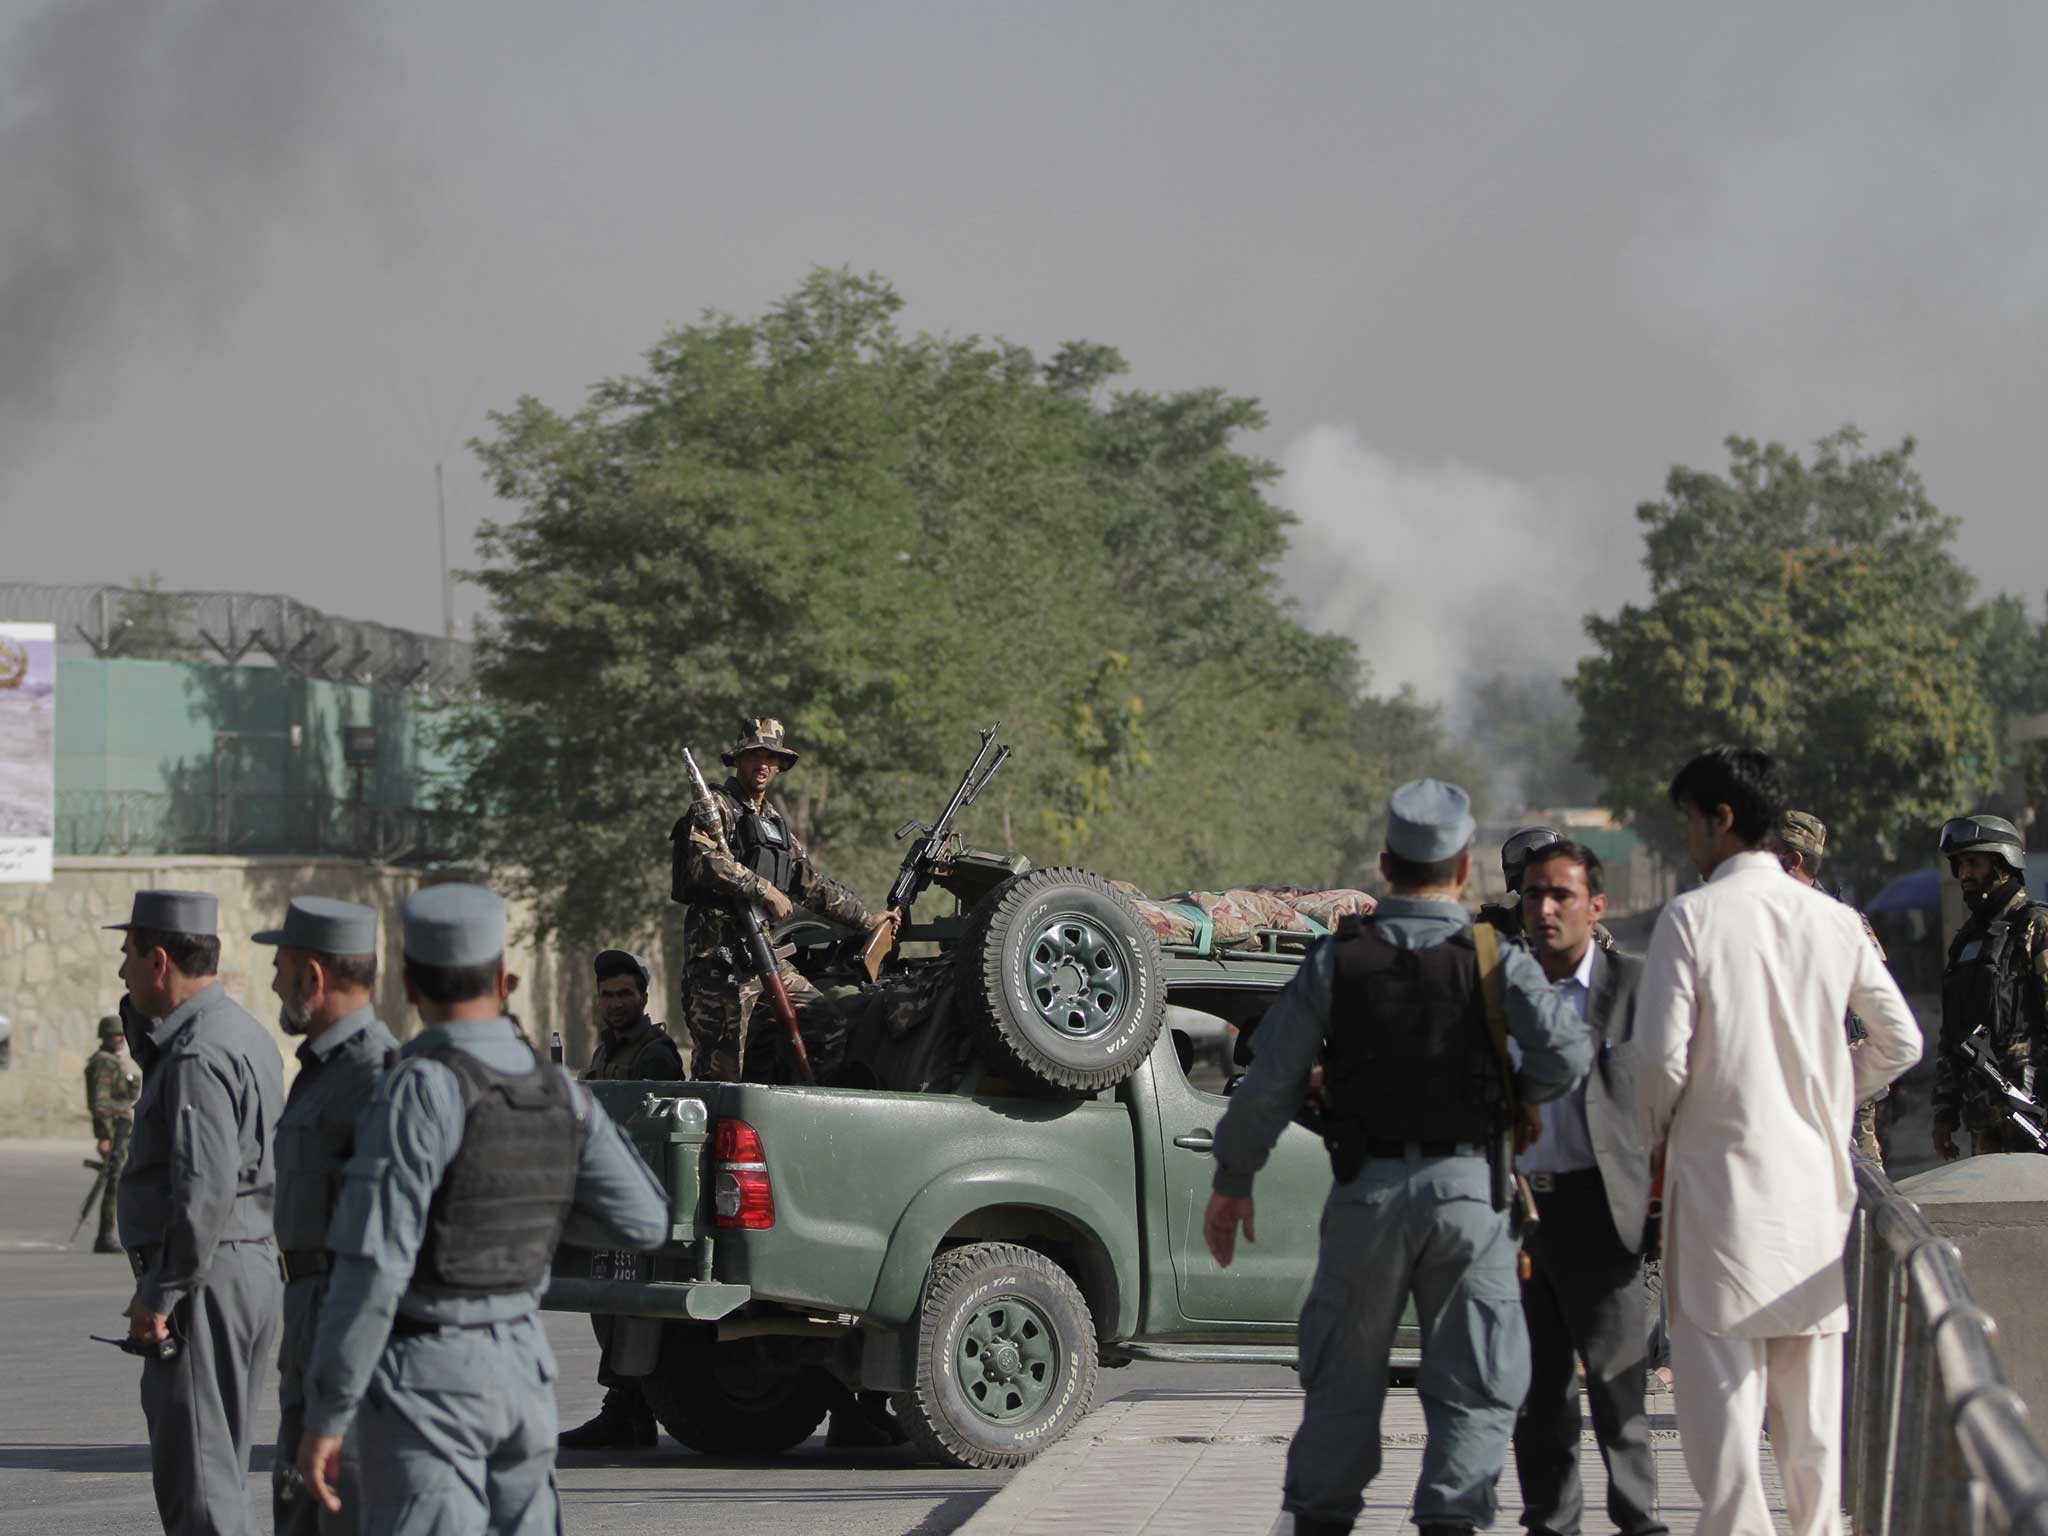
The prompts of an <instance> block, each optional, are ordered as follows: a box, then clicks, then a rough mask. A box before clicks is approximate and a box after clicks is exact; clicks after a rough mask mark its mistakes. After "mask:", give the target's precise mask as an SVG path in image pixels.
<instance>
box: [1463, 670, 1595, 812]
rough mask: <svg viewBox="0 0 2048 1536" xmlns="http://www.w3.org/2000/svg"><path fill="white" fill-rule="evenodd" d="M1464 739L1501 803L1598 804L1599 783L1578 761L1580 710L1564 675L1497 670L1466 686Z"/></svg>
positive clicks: (1538, 806) (1540, 805)
mask: <svg viewBox="0 0 2048 1536" xmlns="http://www.w3.org/2000/svg"><path fill="white" fill-rule="evenodd" d="M1467 713H1468V714H1469V716H1470V720H1471V724H1470V725H1469V727H1468V728H1467V730H1466V733H1465V734H1466V738H1467V740H1468V741H1469V742H1470V744H1471V748H1472V752H1473V755H1474V756H1476V757H1477V758H1478V759H1479V760H1480V761H1481V762H1484V763H1488V764H1490V765H1492V766H1493V784H1494V786H1495V798H1496V799H1498V800H1500V801H1502V802H1503V804H1504V805H1505V806H1507V807H1510V808H1514V809H1518V810H1524V809H1552V808H1556V807H1559V806H1571V805H1592V804H1595V803H1597V802H1598V800H1599V795H1600V789H1599V781H1598V780H1597V779H1596V778H1595V777H1594V775H1593V774H1592V772H1591V771H1590V770H1588V769H1587V768H1586V767H1585V766H1584V765H1583V764H1582V763H1580V762H1579V760H1578V749H1579V707H1578V705H1577V703H1576V702H1574V700H1573V698H1572V696H1571V693H1570V691H1569V689H1568V688H1567V687H1566V684H1565V682H1564V680H1563V679H1562V678H1558V677H1555V676H1552V675H1551V674H1549V673H1546V672H1529V673H1519V674H1517V673H1510V672H1496V673H1494V674H1493V675H1492V676H1491V677H1486V678H1481V679H1480V680H1478V681H1477V682H1476V683H1474V684H1473V685H1472V689H1471V700H1470V703H1469V705H1468V706H1467Z"/></svg>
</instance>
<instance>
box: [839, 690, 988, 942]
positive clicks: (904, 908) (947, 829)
mask: <svg viewBox="0 0 2048 1536" xmlns="http://www.w3.org/2000/svg"><path fill="white" fill-rule="evenodd" d="M1002 728H1003V722H1002V721H1001V720H997V721H996V722H995V723H994V724H993V725H991V726H989V728H988V729H987V730H985V731H983V732H982V733H981V745H980V747H979V748H977V749H976V751H975V754H974V761H973V762H971V763H969V764H968V765H967V771H966V772H965V773H963V774H961V775H960V782H959V783H958V784H957V785H955V786H954V788H953V795H952V798H951V799H949V800H948V801H947V802H946V808H945V809H944V810H942V811H940V812H939V816H938V820H936V821H934V822H933V823H932V824H931V825H930V826H926V825H925V824H924V823H923V822H921V821H909V822H905V823H904V824H903V825H902V826H901V827H899V828H897V830H896V840H897V841H898V842H901V841H902V840H903V839H904V838H906V837H908V836H910V835H911V834H912V833H913V832H915V833H918V834H920V835H919V837H918V840H917V841H916V842H915V843H913V844H912V845H911V848H910V852H908V853H907V854H905V855H904V856H903V863H902V864H901V865H900V866H899V867H898V868H897V871H896V878H895V879H894V880H893V881H892V882H890V885H889V901H888V910H889V911H891V912H900V913H902V914H903V915H904V917H905V918H906V919H907V918H908V917H909V916H910V908H911V905H912V904H913V903H914V902H915V901H916V900H917V898H918V897H919V896H920V895H922V894H923V893H924V888H925V887H926V886H928V885H930V884H931V883H932V875H933V873H934V872H935V871H936V870H937V868H938V866H939V863H940V861H941V860H943V859H944V858H945V856H946V850H947V847H948V846H949V845H950V844H951V843H952V841H953V839H954V836H955V825H956V823H957V822H958V821H959V819H960V813H961V812H962V811H964V810H966V809H967V807H968V806H970V805H972V804H974V801H975V797H976V796H977V795H979V794H980V793H981V792H982V791H983V790H984V789H986V788H987V787H988V781H989V780H990V779H992V778H994V777H995V776H996V771H997V770H998V769H1000V768H1001V767H1002V766H1003V764H1004V763H1005V762H1007V761H1009V757H1010V749H1009V747H1008V746H998V745H997V744H996V732H998V731H1000V730H1001V729H1002ZM895 944H896V926H895V924H894V923H887V922H885V923H882V924H880V925H879V926H878V927H877V928H876V929H875V931H874V932H873V933H872V934H871V935H869V937H868V941H867V944H866V946H865V947H864V948H863V949H862V951H861V965H862V967H863V968H864V969H865V970H866V971H867V973H868V979H869V980H870V981H872V980H874V979H875V977H877V976H878V975H880V974H881V970H882V962H883V961H884V960H885V959H887V958H888V955H889V951H890V950H891V949H893V948H894V947H895Z"/></svg>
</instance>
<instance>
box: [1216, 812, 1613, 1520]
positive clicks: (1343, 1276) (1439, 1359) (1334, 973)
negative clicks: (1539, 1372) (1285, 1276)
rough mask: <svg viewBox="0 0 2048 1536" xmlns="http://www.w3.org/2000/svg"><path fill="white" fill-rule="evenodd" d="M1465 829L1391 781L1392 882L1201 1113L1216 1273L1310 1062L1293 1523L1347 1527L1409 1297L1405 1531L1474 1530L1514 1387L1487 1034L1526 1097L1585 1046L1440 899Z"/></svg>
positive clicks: (1505, 949)
mask: <svg viewBox="0 0 2048 1536" xmlns="http://www.w3.org/2000/svg"><path fill="white" fill-rule="evenodd" d="M1472 832H1473V824H1472V813H1471V802H1470V801H1469V800H1468V799H1467V798H1466V795H1465V792H1464V791H1463V790H1461V789H1459V788H1458V787H1457V786H1456V785H1454V784H1444V783H1441V782H1439V781H1437V780H1435V779H1422V780H1418V781H1416V782H1415V783H1412V784H1404V785H1402V786H1401V787H1400V788H1399V789H1397V790H1395V791H1394V793H1393V796H1392V798H1391V799H1390V800H1389V802H1388V805H1387V825H1386V852H1385V853H1383V854H1382V855H1381V856H1380V872H1381V873H1382V874H1383V875H1384V876H1385V877H1386V879H1387V881H1388V883H1389V884H1390V885H1392V887H1393V890H1394V894H1393V895H1391V896H1389V897H1388V898H1387V899H1386V900H1384V901H1382V902H1381V903H1380V904H1379V906H1378V907H1377V908H1376V909H1375V910H1374V911H1373V914H1372V915H1371V916H1370V917H1368V918H1346V919H1345V920H1344V921H1343V922H1342V923H1341V924H1340V925H1339V926H1338V929H1337V932H1336V934H1335V935H1334V936H1333V937H1331V938H1328V939H1324V940H1321V941H1320V942H1318V944H1317V945H1316V947H1315V948H1314V950H1312V951H1311V952H1310V954H1309V957H1308V959H1307V960H1306V961H1305V962H1304V963H1303V965H1302V967H1301V971H1300V973H1299V974H1298V975H1297V976H1296V977H1295V979H1294V980H1293V981H1291V982H1290V983H1288V986H1287V989H1286V991H1284V992H1283V993H1281V995H1280V997H1279V999H1278V1000H1277V1001H1276V1002H1275V1003H1274V1005H1273V1007H1272V1009H1271V1010H1270V1011H1269V1012H1268V1013H1267V1014H1266V1017H1265V1020H1264V1022H1263V1023H1261V1024H1260V1026H1259V1053H1258V1056H1257V1057H1256V1058H1255V1059H1254V1060H1253V1062H1252V1067H1251V1071H1250V1072H1249V1073H1248V1074H1247V1076H1246V1077H1245V1080H1244V1082H1243V1084H1242V1085H1241V1086H1240V1087H1239V1088H1238V1091H1237V1093H1236V1095H1235V1096H1234V1097H1233V1098H1232V1099H1231V1101H1230V1108H1229V1111H1228V1112H1227V1113H1226V1114H1225V1115H1224V1117H1223V1121H1222V1123H1221V1124H1220V1125H1219V1126H1218V1127H1217V1128H1216V1148H1215V1152H1216V1179H1215V1185H1216V1188H1215V1193H1214V1195H1213V1196H1212V1197H1211V1199H1210V1201H1209V1209H1208V1213H1207V1215H1206V1217H1205V1219H1204V1222H1203V1236H1204V1238H1205V1239H1206V1241H1207V1243H1208V1246H1209V1251H1210V1253H1211V1255H1212V1256H1213V1257H1214V1258H1215V1260H1216V1262H1217V1264H1218V1265H1220V1266H1223V1267H1226V1268H1227V1267H1228V1266H1229V1264H1230V1262H1231V1260H1232V1258H1233V1257H1235V1255H1236V1252H1237V1235H1238V1230H1239V1228H1242V1229H1243V1231H1244V1238H1245V1241H1246V1242H1255V1241H1257V1237H1256V1233H1255V1232H1254V1229H1253V1206H1252V1179H1253V1176H1254V1175H1255V1174H1256V1173H1257V1172H1258V1170H1259V1168H1260V1167H1261V1166H1262V1165H1263V1164H1264V1163H1265V1161H1266V1158H1267V1156H1268V1154H1269V1153H1270V1152H1271V1151H1272V1147H1273V1143H1274V1141H1275V1140H1276V1139H1277V1138H1278V1137H1279V1135H1280V1132H1281V1130H1282V1129H1283V1128H1284V1127H1285V1126H1286V1125H1287V1123H1288V1121H1289V1120H1291V1119H1292V1118H1293V1117H1294V1115H1295V1114H1296V1113H1297V1112H1298V1111H1299V1109H1300V1108H1301V1101H1302V1096H1303V1094H1304V1093H1305V1092H1306V1091H1307V1089H1308V1084H1309V1076H1310V1073H1311V1071H1312V1070H1313V1068H1314V1067H1315V1065H1316V1058H1317V1056H1318V1054H1319V1053H1321V1054H1322V1055H1323V1058H1324V1068H1325V1070H1324V1080H1323V1095H1324V1099H1325V1102H1326V1104H1327V1114H1326V1121H1327V1124H1328V1126H1329V1130H1328V1133H1327V1136H1326V1139H1327V1140H1328V1142H1329V1145H1330V1161H1331V1166H1332V1169H1333V1170H1334V1172H1335V1174H1336V1184H1335V1186H1334V1187H1333V1188H1332V1189H1331V1191H1330V1199H1329V1203H1328V1205H1327V1206H1325V1208H1324V1210H1323V1222H1322V1234H1323V1235H1322V1252H1321V1257H1320V1259H1319V1261H1318V1263H1317V1265H1316V1278H1315V1284H1314V1286H1313V1287H1312V1288H1311V1290H1310V1291H1309V1296H1308V1301H1307V1303H1306V1305H1305V1306H1304V1307H1303V1308H1302V1314H1301V1363H1302V1364H1301V1370H1302V1385H1303V1387H1304V1388H1306V1390H1307V1401H1306V1403H1305V1406H1304V1412H1303V1415H1302V1421H1301V1430H1300V1432H1299V1433H1298V1434H1297V1435H1296V1436H1295V1437H1294V1444H1293V1447H1292V1449H1291V1450H1290V1451H1289V1452H1288V1457H1287V1485H1286V1490H1285V1494H1284V1497H1283V1503H1284V1504H1285V1507H1286V1508H1287V1509H1288V1510H1290V1511H1292V1512H1293V1515H1294V1529H1295V1531H1296V1532H1298V1533H1299V1536H1333V1533H1339V1532H1344V1531H1348V1530H1350V1529H1351V1526H1352V1523H1353V1521H1355V1520H1356V1519H1357V1518H1358V1511H1359V1509H1360V1507H1361V1502H1362V1501H1361V1497H1360V1496H1361V1494H1362V1492H1363V1490H1364V1488H1365V1486H1366V1484H1368V1483H1370V1482H1371V1481H1372V1479H1373V1478H1374V1477H1375V1476H1377V1475H1378V1473H1379V1470H1380V1427H1379V1425H1380V1409H1381V1406H1382V1404H1383V1403H1384V1401H1385V1398H1386V1390H1387V1356H1388V1354H1389V1353H1390V1352H1391V1351H1392V1349H1393V1343H1394V1330H1395V1328H1396V1326H1397V1325H1398V1324H1399V1322H1400V1317H1401V1309H1402V1306H1403V1304H1404V1302H1405V1301H1406V1300H1407V1299H1408V1297H1409V1296H1410V1295H1413V1297H1414V1298H1415V1304H1416V1311H1417V1313H1418V1315H1419V1316H1420V1317H1421V1318H1422V1320H1423V1322H1422V1328H1423V1334H1422V1374H1421V1377H1420V1379H1419V1381H1418V1383H1417V1385H1418V1386H1419V1388H1420V1390H1421V1393H1422V1401H1423V1409H1424V1413H1425V1415H1426V1416H1427V1418H1428V1420H1429V1443H1428V1444H1427V1446H1425V1447H1424V1450H1423V1453H1422V1476H1421V1480H1420V1482H1419V1484H1418V1485H1417V1488H1416V1491H1415V1505H1414V1518H1415V1522H1416V1524H1417V1525H1419V1526H1420V1527H1421V1536H1469V1533H1470V1532H1471V1531H1472V1530H1473V1529H1474V1527H1475V1526H1480V1525H1491V1524H1492V1523H1493V1517H1494V1514H1495V1512H1496V1509H1497V1499H1496V1491H1495V1485H1496V1484H1497V1483H1498V1482H1499V1480H1500V1472H1501V1465H1502V1463H1503V1461H1504V1460H1505V1459H1506V1455H1507V1446H1508V1435H1509V1432H1510V1430H1511V1429H1512V1428H1513V1426H1514V1420H1515V1409H1516V1408H1517V1406H1519V1405H1520V1403H1521V1401H1522V1398H1523V1395H1524V1394H1525V1392H1526V1391H1527V1390H1528V1386H1529V1350H1528V1335H1527V1334H1526V1333H1525V1332H1524V1330H1523V1326H1522V1308H1521V1298H1520V1296H1519V1294H1518V1291H1517V1286H1516V1280H1515V1253H1516V1245H1515V1241H1514V1238H1513V1236H1512V1235H1511V1233H1510V1231H1509V1219H1508V1210H1507V1204H1508V1202H1507V1201H1506V1200H1505V1199H1501V1198H1498V1195H1497V1192H1498V1191H1499V1190H1500V1188H1501V1181H1500V1180H1499V1179H1497V1178H1495V1177H1494V1173H1495V1170H1494V1169H1491V1168H1490V1167H1489V1163H1488V1158H1489V1152H1490V1150H1491V1149H1497V1148H1498V1146H1499V1144H1500V1137H1501V1135H1502V1134H1503V1133H1504V1132H1505V1131H1506V1129H1507V1127H1508V1126H1509V1125H1510V1123H1511V1116H1512V1115H1513V1113H1514V1107H1513V1105H1512V1104H1511V1103H1510V1097H1509V1072H1510V1069H1509V1066H1508V1052H1507V1044H1506V1037H1507V1036H1512V1037H1513V1039H1514V1040H1515V1042H1516V1043H1517V1044H1518V1045H1519V1047H1520V1050H1521V1061H1520V1066H1519V1069H1517V1070H1514V1071H1513V1088H1514V1092H1515V1095H1516V1096H1517V1097H1518V1098H1519V1099H1521V1100H1522V1101H1525V1102H1530V1103H1540V1102H1542V1101H1544V1100H1548V1099H1554V1098H1556V1097H1557V1096H1558V1095H1560V1094H1562V1093H1564V1092H1566V1091H1567V1090H1568V1089H1569V1088H1570V1087H1571V1085H1572V1084H1573V1083H1574V1082H1575V1081H1577V1079H1578V1078H1579V1076H1580V1075H1581V1074H1582V1073H1583V1072H1584V1071H1585V1070H1586V1066H1587V1063H1588V1062H1589V1061H1590V1060H1591V1057H1592V1042H1591V1039H1590V1037H1589V1036H1588V1034H1587V1032H1586V1026H1585V1025H1584V1024H1583V1023H1582V1022H1580V1020H1579V1019H1578V1018H1577V1017H1575V1016H1574V1014H1573V1013H1572V1011H1571V1009H1570V1008H1569V1007H1568V1006H1567V1005H1566V1004H1565V1003H1564V1001H1563V1000H1562V999H1561V998H1559V997H1558V996H1557V994H1556V992H1555V991H1554V990H1553V989H1552V987H1551V985H1550V983H1549V982H1548V981H1547V980H1545V978H1544V975H1543V972H1542V969H1541V968H1540V967H1539V966H1538V965H1537V963H1536V961H1535V960H1534V959H1533V958H1532V957H1531V956H1530V954H1529V952H1528V951H1527V950H1526V949H1523V948H1521V947H1520V946H1518V945H1504V944H1500V943H1499V942H1498V940H1497V938H1496V936H1495V934H1494V931H1493V929H1491V928H1489V927H1485V926H1484V925H1482V926H1480V927H1478V928H1475V927H1474V926H1473V924H1472V919H1471V916H1470V914H1469V913H1468V912H1467V911H1466V909H1465V908H1464V906H1463V905H1462V904H1461V903H1460V902H1459V899H1458V897H1459V893H1460V892H1461V891H1462V890H1463V889H1464V887H1465V884H1466V882H1467V881H1468V880H1469V879H1470V878H1471V873H1472V851H1471V843H1472ZM1494 1000H1497V1001H1494ZM1496 1029H1498V1030H1499V1031H1500V1034H1499V1035H1496V1033H1495V1031H1496ZM1509 1171H1510V1170H1508V1169H1507V1168H1505V1167H1504V1166H1503V1167H1500V1168H1499V1169H1498V1173H1499V1174H1501V1175H1505V1174H1507V1173H1508V1172H1509Z"/></svg>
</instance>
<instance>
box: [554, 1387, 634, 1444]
mask: <svg viewBox="0 0 2048 1536" xmlns="http://www.w3.org/2000/svg"><path fill="white" fill-rule="evenodd" d="M636 1402H638V1403H639V1404H640V1407H641V1408H642V1409H643V1410H644V1409H645V1408H646V1403H645V1400H644V1399H642V1398H641V1397H640V1394H639V1393H638V1392H637V1391H635V1390H633V1389H632V1388H629V1387H613V1388H612V1389H611V1390H610V1391H609V1392H607V1393H605V1395H604V1406H603V1407H602V1408H600V1409H598V1410H597V1417H596V1418H594V1419H592V1420H591V1421H590V1422H589V1423H587V1424H579V1425H577V1426H576V1427H575V1428H574V1429H565V1430H563V1431H562V1433H561V1435H560V1436H559V1437H558V1438H557V1440H556V1442H555V1443H556V1444H558V1445H559V1446H561V1447H562V1449H563V1450H565V1451H630V1450H637V1449H643V1448H645V1447H646V1446H650V1445H652V1444H653V1443H654V1437H653V1435H652V1433H651V1431H652V1430H653V1427H654V1424H653V1417H654V1416H653V1415H652V1414H651V1413H650V1414H649V1415H648V1424H647V1428H648V1430H649V1431H650V1433H648V1435H647V1436H646V1438H645V1439H643V1438H642V1437H641V1432H640V1428H639V1426H638V1425H637V1424H636V1423H635V1422H634V1412H633V1409H634V1404H635V1403H636Z"/></svg>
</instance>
